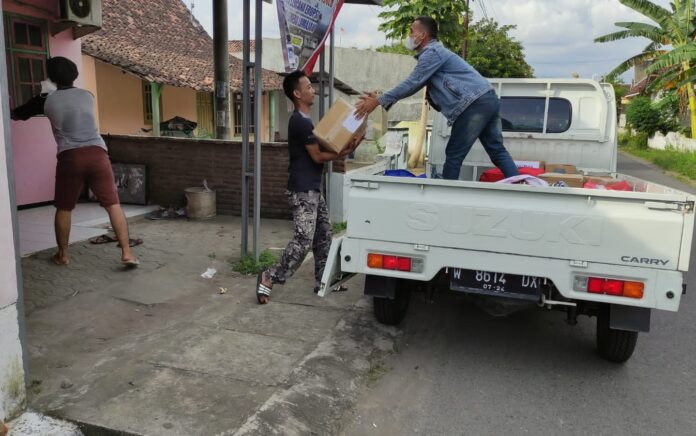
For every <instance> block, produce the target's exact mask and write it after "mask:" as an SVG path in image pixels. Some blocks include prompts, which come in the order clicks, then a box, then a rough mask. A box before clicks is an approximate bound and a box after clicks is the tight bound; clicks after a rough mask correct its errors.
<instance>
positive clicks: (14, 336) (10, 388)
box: [0, 59, 26, 421]
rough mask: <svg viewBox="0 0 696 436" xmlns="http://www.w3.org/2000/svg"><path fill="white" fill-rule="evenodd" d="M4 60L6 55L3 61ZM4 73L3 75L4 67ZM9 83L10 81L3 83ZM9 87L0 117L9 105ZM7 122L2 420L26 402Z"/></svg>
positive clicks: (2, 162)
mask: <svg viewBox="0 0 696 436" xmlns="http://www.w3.org/2000/svg"><path fill="white" fill-rule="evenodd" d="M1 62H2V63H3V64H4V63H5V61H4V59H3V60H2V61H1ZM0 71H3V72H2V74H3V76H2V77H6V76H5V75H4V69H0ZM1 85H2V86H3V87H6V86H7V82H6V81H5V82H4V83H2V84H1ZM5 93H6V91H4V92H3V100H4V101H3V104H2V105H0V121H1V120H3V119H4V118H5V117H4V112H5V111H6V108H7V99H6V94H5ZM5 133H6V132H5V123H3V122H0V259H1V261H0V420H5V421H7V420H8V419H9V418H13V417H15V416H16V415H17V414H18V413H19V412H20V411H21V409H23V408H24V405H25V398H26V396H25V391H24V365H23V363H22V346H21V343H20V337H19V317H18V313H17V299H18V298H19V292H18V281H17V262H16V259H17V258H16V251H15V239H14V231H15V229H14V223H13V219H12V217H13V206H12V202H11V196H10V183H9V177H8V175H9V174H8V173H9V170H8V169H9V167H8V156H7V148H8V147H6V139H5V138H6V135H5Z"/></svg>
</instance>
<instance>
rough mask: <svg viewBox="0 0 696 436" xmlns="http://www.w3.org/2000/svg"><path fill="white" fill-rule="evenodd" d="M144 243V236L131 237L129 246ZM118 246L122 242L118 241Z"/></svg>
mask: <svg viewBox="0 0 696 436" xmlns="http://www.w3.org/2000/svg"><path fill="white" fill-rule="evenodd" d="M142 243H143V239H142V238H130V239H129V240H128V246H130V247H137V246H138V245H141V244H142ZM118 246H119V247H120V246H121V243H120V242H119V243H118Z"/></svg>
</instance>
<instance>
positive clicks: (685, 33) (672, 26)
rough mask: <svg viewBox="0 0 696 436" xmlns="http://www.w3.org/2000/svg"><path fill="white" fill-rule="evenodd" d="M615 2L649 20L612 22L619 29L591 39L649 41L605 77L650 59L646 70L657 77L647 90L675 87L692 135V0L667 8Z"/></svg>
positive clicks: (644, 1)
mask: <svg viewBox="0 0 696 436" xmlns="http://www.w3.org/2000/svg"><path fill="white" fill-rule="evenodd" d="M619 2H620V3H621V4H623V5H624V6H627V7H629V8H631V9H633V10H634V11H636V12H638V13H640V14H641V15H643V16H645V17H646V18H648V19H650V20H651V21H652V22H653V23H650V24H649V23H636V22H619V23H614V24H615V25H616V26H617V27H621V28H622V30H620V31H617V32H614V33H610V34H608V35H604V36H600V37H599V38H596V39H595V42H611V41H618V40H622V39H627V38H646V39H648V40H650V43H649V44H648V45H647V46H646V47H645V48H644V49H643V51H642V52H641V53H639V54H637V55H635V56H632V57H630V58H628V59H626V60H625V61H623V62H622V63H621V64H619V65H618V66H617V67H616V68H614V69H613V70H612V71H611V72H610V73H609V77H617V76H618V75H620V74H622V73H624V72H626V71H628V70H629V69H630V68H631V67H633V66H635V65H636V64H637V63H641V62H646V61H647V62H652V65H651V66H650V67H649V68H648V69H647V72H648V74H656V76H657V77H656V80H655V81H654V82H653V83H652V84H651V85H650V87H649V89H651V90H654V89H658V88H661V89H667V90H672V89H675V88H676V89H678V92H679V93H680V94H682V95H683V96H685V97H686V98H687V99H688V101H689V110H690V112H691V137H692V138H696V93H694V86H693V80H691V78H692V77H694V75H693V73H692V72H689V70H690V69H691V65H692V64H694V63H696V44H694V36H695V31H696V23H695V22H694V16H695V7H694V1H693V0H674V1H673V2H672V3H671V4H670V9H667V8H664V7H662V6H659V5H656V4H654V3H652V2H650V1H649V0H619Z"/></svg>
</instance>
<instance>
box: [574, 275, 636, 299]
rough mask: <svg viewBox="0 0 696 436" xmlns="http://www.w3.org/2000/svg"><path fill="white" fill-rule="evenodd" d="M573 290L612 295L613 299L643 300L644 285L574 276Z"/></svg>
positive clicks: (602, 278)
mask: <svg viewBox="0 0 696 436" xmlns="http://www.w3.org/2000/svg"><path fill="white" fill-rule="evenodd" d="M574 289H575V290H576V291H581V292H589V293H590V294H603V295H613V296H615V297H627V298H636V299H641V298H643V291H644V290H645V284H643V283H642V282H631V281H625V280H616V279H607V278H604V277H584V276H576V277H575V285H574Z"/></svg>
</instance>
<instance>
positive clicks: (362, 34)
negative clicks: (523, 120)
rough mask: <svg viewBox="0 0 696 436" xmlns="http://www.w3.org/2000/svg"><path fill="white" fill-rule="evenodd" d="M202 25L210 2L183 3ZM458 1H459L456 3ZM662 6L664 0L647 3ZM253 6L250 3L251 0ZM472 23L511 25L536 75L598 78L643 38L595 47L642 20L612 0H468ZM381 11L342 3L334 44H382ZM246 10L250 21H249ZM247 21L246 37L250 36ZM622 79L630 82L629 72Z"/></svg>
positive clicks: (208, 18)
mask: <svg viewBox="0 0 696 436" xmlns="http://www.w3.org/2000/svg"><path fill="white" fill-rule="evenodd" d="M184 1H185V3H186V4H187V5H188V6H189V7H190V6H191V4H192V3H194V8H193V13H194V15H195V16H196V18H197V19H198V20H199V21H200V22H201V24H202V25H203V27H205V29H206V30H207V31H208V33H210V34H211V35H212V19H213V12H212V1H210V0H194V1H193V2H192V1H191V0H184ZM457 1H463V0H457ZM653 1H654V2H655V3H657V4H660V5H662V6H665V7H666V6H667V5H668V3H669V1H668V0H653ZM252 3H254V2H252ZM472 7H473V11H474V21H476V20H477V19H480V18H482V17H484V16H488V17H490V18H493V19H495V20H496V21H498V22H499V23H500V24H511V25H516V26H517V28H516V29H515V30H514V31H512V32H511V34H512V36H513V37H515V38H516V39H517V40H519V41H520V42H521V43H522V45H523V47H524V53H525V56H526V59H527V62H528V63H529V64H530V65H531V66H532V67H533V68H534V71H535V75H536V76H537V77H556V78H561V77H571V75H572V74H573V73H577V74H579V75H580V77H584V78H593V77H594V78H598V77H600V76H602V75H604V74H606V73H607V72H609V71H611V70H612V69H613V68H614V67H615V66H616V65H618V64H619V63H620V62H621V61H622V60H624V59H626V58H628V57H630V56H632V55H634V54H636V53H639V52H640V51H641V50H642V49H643V48H644V47H645V46H646V45H647V43H648V41H647V40H645V39H639V40H626V41H621V42H611V43H604V44H596V43H594V42H593V39H594V38H595V37H597V36H600V35H604V34H606V33H610V32H613V31H615V30H618V29H617V28H616V27H615V26H614V23H615V22H617V21H646V19H645V18H644V17H642V16H641V15H639V14H637V13H635V12H633V11H632V10H630V9H628V8H626V7H625V6H623V5H621V4H620V3H619V1H618V0H524V1H520V0H472ZM380 11H381V7H379V6H364V5H345V6H344V7H343V9H342V10H341V12H340V14H339V17H338V19H337V21H336V29H337V32H336V45H338V46H341V47H357V48H376V47H379V46H381V45H383V44H385V42H386V41H385V37H384V34H383V33H382V32H380V31H379V30H377V27H378V26H379V23H380V18H379V17H378V14H379V12H380ZM228 12H229V26H230V28H229V36H230V39H242V0H228ZM253 17H254V15H253V7H252V21H253V20H254V18H253ZM253 31H254V30H253V23H252V35H253ZM279 35H280V33H279V27H278V16H277V12H276V5H275V3H274V4H266V3H264V5H263V36H264V37H269V38H278V37H279ZM623 77H624V79H625V80H626V81H627V82H628V83H630V80H631V78H632V74H626V75H624V76H623Z"/></svg>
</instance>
